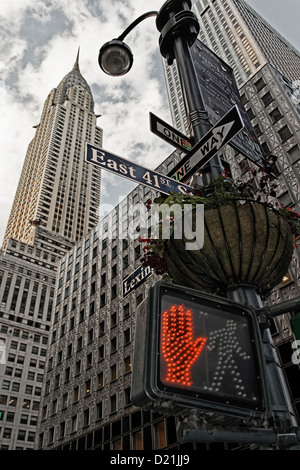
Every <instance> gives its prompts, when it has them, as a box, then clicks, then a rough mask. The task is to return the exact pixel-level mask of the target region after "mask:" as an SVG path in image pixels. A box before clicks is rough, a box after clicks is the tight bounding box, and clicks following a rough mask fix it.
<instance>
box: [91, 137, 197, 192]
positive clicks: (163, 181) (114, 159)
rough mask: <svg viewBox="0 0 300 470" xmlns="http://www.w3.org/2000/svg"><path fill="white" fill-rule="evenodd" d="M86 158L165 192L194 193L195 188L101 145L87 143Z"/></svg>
mask: <svg viewBox="0 0 300 470" xmlns="http://www.w3.org/2000/svg"><path fill="white" fill-rule="evenodd" d="M85 160H86V161H87V162H89V163H93V164H94V165H98V166H100V167H101V168H103V169H104V170H107V171H110V172H111V173H115V174H117V175H119V176H122V177H123V178H127V179H130V180H132V181H135V182H136V183H141V184H143V185H145V186H148V187H150V188H152V189H155V190H157V191H159V192H161V193H164V194H168V195H169V194H170V193H171V192H175V193H181V194H193V193H194V191H195V190H194V189H193V188H191V187H190V186H187V185H185V184H183V183H181V182H180V181H175V180H174V179H173V178H169V177H168V176H165V175H163V174H161V173H158V172H157V171H153V170H150V169H149V168H145V167H143V166H140V165H137V164H136V163H133V162H131V161H129V160H126V159H125V158H122V157H119V156H118V155H114V154H112V153H110V152H107V151H106V150H103V149H102V148H100V147H96V146H94V145H91V144H89V143H87V144H86V152H85Z"/></svg>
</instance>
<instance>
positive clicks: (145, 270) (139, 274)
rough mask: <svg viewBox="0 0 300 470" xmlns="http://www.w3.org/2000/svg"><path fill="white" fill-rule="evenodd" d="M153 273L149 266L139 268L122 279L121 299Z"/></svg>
mask: <svg viewBox="0 0 300 470" xmlns="http://www.w3.org/2000/svg"><path fill="white" fill-rule="evenodd" d="M153 272H154V270H153V269H152V268H151V267H150V266H139V267H138V268H137V269H136V270H135V271H134V272H133V273H131V274H130V275H129V276H128V277H126V279H124V281H123V297H126V296H127V295H128V294H130V292H132V291H133V290H134V289H136V288H137V287H138V286H139V285H140V284H142V283H143V282H144V281H146V279H148V277H150V276H151V274H153Z"/></svg>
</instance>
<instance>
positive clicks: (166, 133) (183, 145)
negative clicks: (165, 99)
mask: <svg viewBox="0 0 300 470" xmlns="http://www.w3.org/2000/svg"><path fill="white" fill-rule="evenodd" d="M149 114H150V129H151V132H153V133H154V134H156V135H157V136H158V137H161V138H162V139H163V140H165V141H166V142H168V143H169V144H171V145H173V146H174V147H176V148H178V149H179V150H183V151H185V152H189V151H190V150H192V143H191V139H189V137H186V136H185V135H184V134H182V133H181V132H179V131H178V130H177V129H175V128H174V127H172V126H170V125H169V124H167V123H166V122H164V121H163V120H162V119H160V118H158V117H157V116H155V115H154V114H152V113H149Z"/></svg>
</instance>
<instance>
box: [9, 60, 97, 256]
mask: <svg viewBox="0 0 300 470" xmlns="http://www.w3.org/2000/svg"><path fill="white" fill-rule="evenodd" d="M96 120H97V116H96V115H95V113H94V101H93V97H92V93H91V90H90V87H89V85H88V83H87V82H86V80H85V79H84V77H83V76H82V74H81V72H80V69H79V53H78V54H77V58H76V61H75V64H74V66H73V68H72V70H71V71H70V72H69V73H68V74H67V75H65V77H64V78H63V79H62V80H61V82H60V83H59V85H58V86H57V88H54V89H53V90H52V91H51V92H50V93H49V95H48V97H47V99H46V101H45V104H44V108H43V112H42V115H41V119H40V122H39V123H38V124H37V125H36V126H35V128H36V133H35V136H34V138H33V139H32V141H31V142H30V144H29V146H28V150H27V153H26V157H25V162H24V165H23V169H22V173H21V177H20V180H19V184H18V187H17V191H16V195H15V199H14V202H13V205H12V209H11V213H10V217H9V220H8V224H7V228H6V232H5V236H4V242H3V247H5V246H6V244H7V241H8V239H9V238H13V239H15V240H19V241H22V242H25V243H29V244H32V243H33V241H34V235H35V228H36V226H40V227H42V228H44V229H46V230H49V231H52V232H54V233H56V234H57V235H60V236H63V237H65V238H68V239H69V240H70V241H72V242H76V241H78V240H80V239H81V238H82V237H83V236H84V235H86V234H87V233H88V232H89V231H90V230H91V229H92V228H93V227H94V226H95V225H96V224H97V222H98V212H99V210H98V208H99V203H100V170H99V169H98V168H97V167H95V166H93V165H87V164H86V163H85V161H84V152H85V142H86V141H88V142H90V143H92V144H94V145H101V143H102V129H100V128H99V127H97V124H96Z"/></svg>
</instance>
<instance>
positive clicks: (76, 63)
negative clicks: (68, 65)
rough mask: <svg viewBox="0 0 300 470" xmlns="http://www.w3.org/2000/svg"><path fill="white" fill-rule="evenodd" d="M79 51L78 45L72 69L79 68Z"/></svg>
mask: <svg viewBox="0 0 300 470" xmlns="http://www.w3.org/2000/svg"><path fill="white" fill-rule="evenodd" d="M79 52H80V46H79V47H78V51H77V56H76V60H75V64H74V66H73V70H74V69H76V70H78V72H80V68H79Z"/></svg>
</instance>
